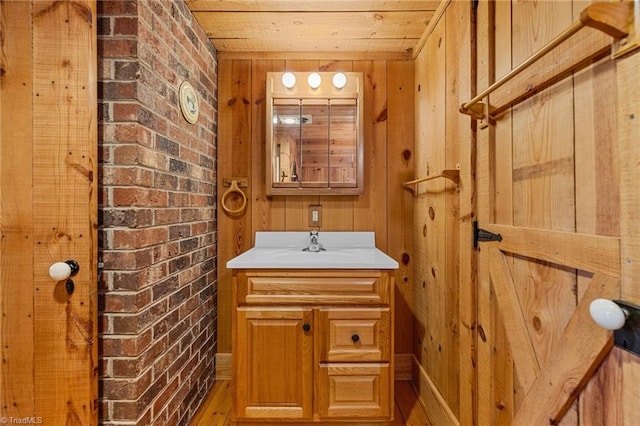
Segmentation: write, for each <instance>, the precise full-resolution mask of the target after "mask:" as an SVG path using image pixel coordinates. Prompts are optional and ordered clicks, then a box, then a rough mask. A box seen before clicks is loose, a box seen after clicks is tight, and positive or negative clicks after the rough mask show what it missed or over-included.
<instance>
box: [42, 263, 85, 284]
mask: <svg viewBox="0 0 640 426" xmlns="http://www.w3.org/2000/svg"><path fill="white" fill-rule="evenodd" d="M79 270H80V265H78V262H76V261H75V260H67V261H66V262H56V263H54V264H53V265H51V266H50V267H49V276H50V277H51V278H53V279H54V280H56V281H62V280H66V279H67V278H69V277H74V276H75V275H76V274H77V273H78V271H79Z"/></svg>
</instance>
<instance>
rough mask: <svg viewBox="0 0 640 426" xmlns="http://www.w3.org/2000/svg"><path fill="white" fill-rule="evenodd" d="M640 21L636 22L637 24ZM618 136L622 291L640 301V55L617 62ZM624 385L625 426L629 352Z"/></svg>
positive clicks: (632, 405)
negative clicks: (639, 74) (638, 73)
mask: <svg viewBox="0 0 640 426" xmlns="http://www.w3.org/2000/svg"><path fill="white" fill-rule="evenodd" d="M637 25H638V23H637V22H636V26H637ZM616 66H617V69H616V72H617V78H616V82H617V83H616V86H617V91H616V92H617V94H618V107H617V108H616V111H617V129H618V133H617V139H616V146H617V147H618V148H617V149H618V164H619V165H620V201H621V202H620V235H621V236H622V244H621V248H622V291H621V297H622V299H624V300H627V301H629V302H632V303H635V304H639V303H640V289H638V282H639V280H640V266H639V265H640V259H638V256H639V254H640V232H639V228H640V226H639V224H638V215H637V211H638V210H637V209H638V208H639V207H640V196H639V194H638V190H637V186H636V188H635V189H634V188H633V187H634V184H637V182H638V177H639V174H640V171H639V170H638V158H640V151H639V148H638V140H639V137H640V126H639V125H638V123H639V120H640V101H639V99H638V96H637V94H638V87H639V83H638V81H637V77H634V74H633V73H634V70H637V69H638V67H640V54H639V53H637V52H636V53H634V54H633V55H631V56H629V57H626V58H622V59H620V60H619V61H618V62H617V64H616ZM621 368H622V375H623V378H624V384H623V388H622V392H621V395H622V398H621V399H620V402H618V404H621V406H622V411H623V419H624V424H625V425H631V424H633V422H635V421H637V415H634V411H635V412H636V413H637V405H636V402H637V401H638V400H639V399H640V392H638V389H635V388H632V386H630V385H631V384H632V383H634V380H638V378H639V377H640V362H639V361H638V357H633V356H629V355H627V354H625V356H624V357H622V362H621Z"/></svg>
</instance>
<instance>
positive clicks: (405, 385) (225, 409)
mask: <svg viewBox="0 0 640 426" xmlns="http://www.w3.org/2000/svg"><path fill="white" fill-rule="evenodd" d="M393 386H394V399H395V404H394V411H395V414H394V420H393V422H391V423H388V424H389V425H396V426H400V425H408V426H431V425H432V424H433V423H432V422H431V420H430V419H429V417H428V415H427V412H426V411H425V408H424V406H423V405H422V404H421V402H420V401H419V400H418V398H417V397H416V393H415V390H414V389H413V387H412V386H411V384H410V382H409V381H408V380H401V381H396V382H395V383H394V384H393ZM232 388H233V385H232V383H231V381H229V380H217V381H216V382H215V384H214V386H213V388H212V389H211V391H210V392H209V395H208V396H207V398H206V399H205V401H204V402H203V404H202V406H201V407H200V410H198V412H197V413H196V415H195V416H194V417H193V419H192V420H191V422H190V423H189V424H190V425H191V426H228V425H231V392H232ZM243 424H245V423H244V422H243ZM255 424H256V423H254V425H255ZM313 424H315V425H320V426H326V425H327V423H323V422H314V423H313ZM333 424H335V423H333ZM350 424H355V423H353V422H350ZM381 424H384V423H379V422H376V423H368V422H358V423H357V425H358V426H376V425H378V426H379V425H381ZM258 425H260V426H262V425H264V422H261V423H258Z"/></svg>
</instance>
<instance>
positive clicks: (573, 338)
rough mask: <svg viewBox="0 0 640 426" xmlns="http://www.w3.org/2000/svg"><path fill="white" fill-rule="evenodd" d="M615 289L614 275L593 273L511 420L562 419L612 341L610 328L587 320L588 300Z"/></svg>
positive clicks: (551, 421)
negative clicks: (557, 339)
mask: <svg viewBox="0 0 640 426" xmlns="http://www.w3.org/2000/svg"><path fill="white" fill-rule="evenodd" d="M619 292H620V281H619V280H618V279H617V278H613V277H607V276H606V275H602V274H601V275H595V276H594V277H593V280H592V281H591V283H590V285H589V288H588V289H587V291H586V293H585V295H584V297H583V299H582V301H581V302H580V303H579V304H578V307H577V309H576V311H575V313H574V314H573V316H572V317H571V319H570V321H569V323H568V324H567V327H566V329H565V330H564V332H563V334H562V336H561V337H562V338H561V342H562V344H561V345H559V346H558V347H556V350H555V352H554V356H553V357H552V358H548V359H547V360H546V362H545V363H544V365H543V366H542V369H541V370H540V375H539V376H538V378H537V379H536V381H535V383H534V384H533V386H532V387H531V389H530V391H529V393H528V394H527V397H526V398H525V400H524V401H523V403H522V406H521V407H520V408H519V410H518V412H517V414H516V416H515V418H514V423H515V424H527V423H531V424H558V423H559V422H560V420H563V421H564V422H566V418H565V419H563V417H564V416H565V413H566V411H567V410H568V409H569V408H570V405H571V404H572V403H573V401H574V400H575V398H576V397H577V396H578V394H579V392H580V390H582V388H583V387H584V385H585V384H586V383H587V381H588V380H589V379H590V378H591V375H592V374H593V372H594V371H595V369H596V368H597V367H598V366H599V365H600V362H601V361H602V360H603V359H604V357H605V356H606V355H607V354H608V353H609V351H610V350H611V347H612V344H613V341H612V336H611V332H610V331H607V330H604V329H602V328H601V327H599V326H598V325H597V324H595V323H594V322H593V321H591V318H590V314H589V304H590V303H591V301H592V300H594V299H596V298H606V299H611V298H615V297H617V294H619ZM584 342H589V345H584ZM572 420H573V419H572Z"/></svg>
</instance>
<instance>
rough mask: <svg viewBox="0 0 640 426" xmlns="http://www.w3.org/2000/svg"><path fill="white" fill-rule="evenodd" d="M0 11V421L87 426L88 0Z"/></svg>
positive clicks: (91, 117) (91, 158)
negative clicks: (56, 276)
mask: <svg viewBox="0 0 640 426" xmlns="http://www.w3.org/2000/svg"><path fill="white" fill-rule="evenodd" d="M0 9H1V13H0V26H1V28H2V37H1V40H0V43H1V50H2V55H1V57H0V61H1V63H0V70H1V72H0V81H1V86H2V90H1V91H0V92H1V98H0V104H1V105H2V108H1V109H0V195H1V197H0V200H1V207H0V212H1V216H0V230H1V233H2V238H1V239H0V330H2V331H1V333H0V344H1V346H2V364H1V365H0V389H1V390H0V401H1V404H0V407H1V408H0V421H1V422H2V423H33V424H36V423H43V424H82V425H95V424H97V423H98V404H97V399H98V382H97V371H98V344H97V335H98V330H97V315H96V312H97V307H98V301H97V292H96V282H97V266H98V265H97V248H98V243H97V227H98V223H97V222H98V220H97V212H98V209H97V196H98V195H97V192H98V191H97V180H98V179H97V134H98V133H97V122H96V117H97V87H96V84H95V82H96V69H97V64H96V58H97V48H96V43H97V41H96V40H97V38H96V31H95V27H96V2H95V1H93V0H84V1H78V2H73V3H72V2H41V1H11V2H1V4H0ZM68 259H74V260H76V261H77V262H78V265H79V266H80V270H79V272H78V274H77V275H76V276H75V277H74V278H73V281H74V283H75V289H74V291H73V292H72V294H68V292H67V290H66V288H65V282H66V280H61V281H59V282H55V281H54V280H52V279H51V277H49V274H48V271H49V267H50V266H51V265H52V264H53V263H55V262H61V261H65V260H68Z"/></svg>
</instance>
